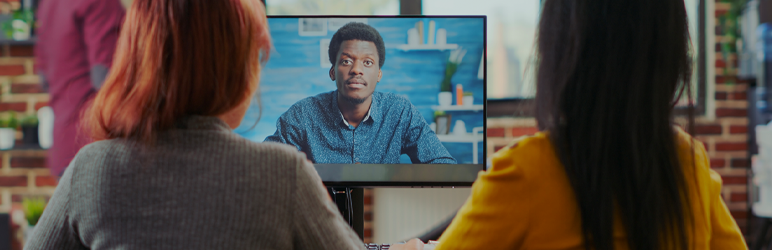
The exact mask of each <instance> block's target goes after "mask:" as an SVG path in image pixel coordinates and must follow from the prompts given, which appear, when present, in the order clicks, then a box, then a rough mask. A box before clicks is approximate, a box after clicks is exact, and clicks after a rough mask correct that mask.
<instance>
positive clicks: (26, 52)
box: [9, 45, 35, 57]
mask: <svg viewBox="0 0 772 250" xmlns="http://www.w3.org/2000/svg"><path fill="white" fill-rule="evenodd" d="M9 51H10V52H11V53H10V56H12V57H34V56H35V47H34V46H32V45H11V48H10V50H9Z"/></svg>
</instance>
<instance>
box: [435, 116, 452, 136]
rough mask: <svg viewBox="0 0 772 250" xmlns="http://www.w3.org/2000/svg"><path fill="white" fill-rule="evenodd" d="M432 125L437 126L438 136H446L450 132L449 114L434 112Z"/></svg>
mask: <svg viewBox="0 0 772 250" xmlns="http://www.w3.org/2000/svg"><path fill="white" fill-rule="evenodd" d="M434 123H436V124H437V130H436V131H435V133H436V134H438V135H446V134H448V133H449V132H450V114H447V113H445V111H434Z"/></svg>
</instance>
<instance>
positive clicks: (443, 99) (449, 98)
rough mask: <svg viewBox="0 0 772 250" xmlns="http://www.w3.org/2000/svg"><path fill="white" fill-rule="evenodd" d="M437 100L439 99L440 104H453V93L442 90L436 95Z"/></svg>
mask: <svg viewBox="0 0 772 250" xmlns="http://www.w3.org/2000/svg"><path fill="white" fill-rule="evenodd" d="M437 100H439V103H440V106H442V107H450V105H451V104H453V94H452V93H450V91H442V92H440V93H439V94H438V95H437Z"/></svg>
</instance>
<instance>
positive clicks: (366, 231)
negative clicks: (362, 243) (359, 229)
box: [363, 228, 373, 238]
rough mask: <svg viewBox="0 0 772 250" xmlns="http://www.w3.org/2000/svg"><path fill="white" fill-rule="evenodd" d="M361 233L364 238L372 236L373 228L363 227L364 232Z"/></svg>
mask: <svg viewBox="0 0 772 250" xmlns="http://www.w3.org/2000/svg"><path fill="white" fill-rule="evenodd" d="M363 234H364V236H365V238H370V237H373V229H371V228H365V230H364V233H363Z"/></svg>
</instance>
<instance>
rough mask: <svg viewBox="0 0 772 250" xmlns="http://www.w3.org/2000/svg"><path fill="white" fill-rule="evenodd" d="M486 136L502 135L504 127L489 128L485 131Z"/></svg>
mask: <svg viewBox="0 0 772 250" xmlns="http://www.w3.org/2000/svg"><path fill="white" fill-rule="evenodd" d="M485 136H487V137H504V128H489V129H486V131H485Z"/></svg>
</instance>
